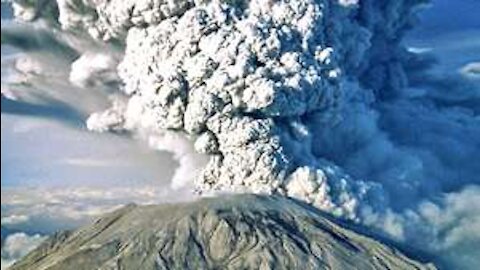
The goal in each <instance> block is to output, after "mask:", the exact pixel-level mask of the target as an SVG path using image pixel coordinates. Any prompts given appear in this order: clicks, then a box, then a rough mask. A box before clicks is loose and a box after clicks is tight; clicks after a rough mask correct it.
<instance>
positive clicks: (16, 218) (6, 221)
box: [2, 215, 29, 226]
mask: <svg viewBox="0 0 480 270" xmlns="http://www.w3.org/2000/svg"><path fill="white" fill-rule="evenodd" d="M28 220H29V217H28V216H25V215H11V216H6V217H2V226H3V225H15V224H19V223H24V222H27V221H28Z"/></svg>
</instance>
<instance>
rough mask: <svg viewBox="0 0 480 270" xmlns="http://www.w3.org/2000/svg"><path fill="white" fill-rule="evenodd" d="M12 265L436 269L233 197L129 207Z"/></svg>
mask: <svg viewBox="0 0 480 270" xmlns="http://www.w3.org/2000/svg"><path fill="white" fill-rule="evenodd" d="M11 269H14V270H19V269H37V270H41V269H51V270H53V269H62V270H68V269H75V270H81V269H89V270H90V269H435V267H434V266H432V265H424V264H422V263H419V262H416V261H414V260H412V259H409V258H407V257H406V256H404V255H403V254H401V253H400V252H399V251H398V250H396V249H394V248H392V247H389V246H387V245H384V244H382V243H380V242H378V241H376V240H374V239H372V238H369V237H366V236H363V235H361V234H359V233H356V232H354V231H352V230H349V229H346V228H344V227H342V226H340V225H338V224H337V223H336V222H334V221H332V219H331V218H329V217H327V216H325V215H323V214H322V213H321V212H319V211H317V210H315V209H314V208H312V207H310V206H307V205H304V204H303V203H300V202H297V201H293V200H290V199H286V198H282V197H277V196H268V197H267V196H260V195H246V194H245V195H234V196H229V197H217V198H209V199H203V200H200V201H196V202H191V203H182V204H166V205H151V206H136V205H129V206H126V207H123V208H121V209H119V210H117V211H115V212H113V213H111V214H108V215H106V216H104V217H103V218H100V219H99V220H97V221H96V222H95V223H93V224H91V225H88V226H86V227H84V228H81V229H79V230H77V231H73V232H70V233H59V234H56V235H54V236H52V237H51V238H50V239H49V240H47V241H46V242H45V243H44V244H42V245H41V246H40V247H39V248H37V249H36V250H34V251H33V252H32V253H30V254H29V255H27V256H26V257H25V258H24V259H22V260H21V261H19V262H17V263H16V264H15V265H14V266H13V267H12V268H11Z"/></svg>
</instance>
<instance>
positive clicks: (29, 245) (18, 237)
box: [1, 233, 46, 270]
mask: <svg viewBox="0 0 480 270" xmlns="http://www.w3.org/2000/svg"><path fill="white" fill-rule="evenodd" d="M45 238H46V237H44V236H41V235H39V234H35V235H27V234H25V233H15V234H12V235H9V236H8V237H7V238H6V239H5V242H3V243H2V265H1V269H2V270H4V269H7V268H8V267H9V266H11V265H12V264H13V263H15V261H16V260H18V259H20V258H21V257H23V256H25V255H26V254H27V253H29V252H30V251H32V250H33V249H35V248H36V247H37V246H38V245H40V244H41V243H42V242H43V241H44V240H45Z"/></svg>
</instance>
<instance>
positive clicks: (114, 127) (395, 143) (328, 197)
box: [15, 0, 480, 269]
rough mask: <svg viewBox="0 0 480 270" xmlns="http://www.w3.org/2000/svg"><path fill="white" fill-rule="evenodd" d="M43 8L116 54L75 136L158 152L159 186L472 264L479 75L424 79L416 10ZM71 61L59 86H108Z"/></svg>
mask: <svg viewBox="0 0 480 270" xmlns="http://www.w3.org/2000/svg"><path fill="white" fill-rule="evenodd" d="M15 2H16V3H17V5H18V6H17V10H18V11H17V13H19V14H23V13H25V12H26V13H25V14H36V15H35V16H32V15H29V16H20V17H23V18H24V19H25V18H26V19H28V20H32V19H36V18H37V17H41V15H43V14H41V15H38V14H39V11H36V9H35V7H32V6H28V2H23V1H15ZM57 2H58V3H57V5H56V4H55V1H50V2H45V3H46V4H48V5H51V6H52V7H54V9H55V8H56V9H57V11H56V12H58V14H59V15H58V18H57V17H55V16H56V15H55V14H56V13H55V12H51V13H49V14H48V16H49V17H48V18H50V21H54V24H55V23H58V25H60V26H61V27H62V28H63V29H65V30H69V31H73V32H76V33H80V32H82V31H85V32H86V33H88V34H90V35H91V36H92V37H93V38H95V39H98V40H103V41H105V42H107V43H108V44H110V45H112V46H113V44H115V46H116V44H117V43H119V44H120V47H124V49H125V53H124V56H123V58H122V60H121V61H120V63H119V65H118V67H117V73H118V77H119V78H120V80H121V87H120V88H121V89H122V91H123V93H124V94H125V96H126V98H120V99H116V100H115V102H114V105H113V106H112V108H110V109H108V110H106V111H103V112H98V113H95V114H93V115H91V117H90V118H89V119H88V121H87V126H88V127H89V128H90V129H91V130H95V131H100V132H105V131H115V132H123V131H128V132H132V133H133V134H135V135H136V136H138V137H139V138H142V139H144V140H147V141H149V142H150V144H151V145H152V147H154V148H156V149H159V150H167V151H171V152H173V153H174V155H175V157H176V159H177V160H178V161H179V164H180V167H179V169H178V170H177V174H176V176H175V177H174V181H173V182H174V183H173V185H174V186H177V187H179V186H183V185H188V183H187V182H189V181H190V180H191V181H193V182H194V188H195V190H197V191H198V192H200V193H211V192H216V191H221V192H225V191H228V192H258V193H280V194H284V195H287V196H293V197H297V198H299V199H301V200H305V201H307V202H309V203H312V204H313V205H315V206H316V207H318V208H320V209H322V210H325V211H328V212H330V213H333V214H334V215H337V216H340V217H343V218H349V219H352V220H355V221H358V222H362V223H364V224H367V225H369V226H371V227H377V228H380V229H382V230H384V231H385V232H386V233H388V234H389V235H391V236H392V237H395V238H396V239H399V240H402V241H405V242H412V241H413V242H415V241H414V240H415V239H417V236H418V235H419V234H422V236H423V237H421V238H420V239H418V242H416V243H417V245H418V246H422V247H423V248H422V249H424V250H427V251H432V252H435V253H436V254H439V255H438V256H439V257H440V258H439V259H438V261H439V262H440V263H442V264H445V265H446V267H457V268H458V267H461V268H462V269H468V268H471V267H473V266H474V265H476V259H475V258H478V257H479V256H478V254H475V251H474V250H478V249H477V248H476V243H478V242H477V241H479V240H480V239H479V238H480V237H479V235H480V233H479V232H478V230H476V227H478V226H476V224H477V223H478V222H477V219H478V215H479V213H478V212H476V211H474V210H472V209H471V207H469V206H468V203H465V202H470V203H471V202H472V201H476V200H478V190H477V189H478V185H479V184H480V183H479V180H478V175H479V173H480V166H478V165H477V164H476V163H475V162H474V160H475V159H476V156H478V155H479V154H480V153H479V150H478V149H480V126H479V120H478V119H479V118H478V112H479V109H478V108H479V104H480V102H479V99H478V97H479V95H480V90H479V89H480V88H479V87H478V83H476V82H475V81H472V80H471V78H472V77H473V78H474V79H475V76H476V73H478V72H476V70H477V69H478V68H477V65H476V64H475V63H474V64H471V65H469V66H466V67H465V68H464V69H463V70H462V71H463V74H464V75H460V74H458V73H457V74H447V76H446V75H445V74H432V73H431V72H430V68H431V67H432V66H434V65H435V64H436V63H435V62H434V61H433V60H432V58H431V57H430V56H428V55H425V54H422V53H421V52H416V53H415V52H412V51H411V50H410V51H409V50H407V49H406V48H405V47H404V45H403V44H402V38H403V36H404V35H405V33H406V32H407V30H409V29H410V28H412V27H413V25H414V24H415V23H416V16H415V15H416V11H417V10H418V8H419V7H421V6H422V5H423V4H425V3H426V2H427V1H421V0H419V1H374V0H364V1H334V0H323V1H314V0H305V1H300V0H294V1H280V0H279V1H261V0H251V1H187V0H185V1H175V2H170V1H162V0H144V1H96V2H95V4H94V3H90V2H86V3H81V2H76V1H75V2H74V1H72V2H68V1H57ZM66 3H69V4H66ZM55 6H56V7H55ZM22 7H23V8H26V9H27V11H25V12H23V13H22V12H20V10H21V8H22ZM79 7H81V9H79ZM32 8H33V10H31V9H32ZM28 9H30V10H28ZM78 10H81V11H82V12H81V13H80V12H78ZM52 14H53V15H52ZM43 16H45V15H43ZM52 16H53V17H52ZM52 18H53V19H52ZM87 59H88V58H87ZM86 62H88V61H86ZM86 62H82V58H80V59H79V60H78V62H77V65H76V67H78V70H77V69H75V70H77V71H76V72H75V74H79V77H80V78H81V80H76V79H75V78H77V77H75V76H73V75H71V76H70V77H71V78H72V76H73V78H74V80H73V81H74V82H77V83H79V84H80V85H88V84H95V82H97V81H98V80H102V79H103V76H99V77H95V76H96V75H94V74H97V73H96V72H92V71H98V70H100V71H101V72H104V71H108V72H107V73H106V74H107V76H106V77H109V78H110V77H112V76H113V75H112V73H111V66H110V65H109V66H108V68H104V67H103V66H100V67H96V66H92V67H89V66H84V65H81V63H86ZM98 68H100V69H98ZM83 71H85V72H83ZM75 74H74V75H75ZM80 75H81V76H80ZM197 172H198V173H197ZM440 213H442V214H444V215H445V217H440V215H441V214H440ZM465 220H467V223H470V224H474V227H472V228H467V227H466V226H465V224H466V223H464V222H465ZM452 228H453V229H452ZM458 239H463V240H464V241H465V242H462V241H458ZM467 240H468V241H467ZM458 252H466V253H467V254H466V255H465V256H463V257H461V258H460V257H459V256H458Z"/></svg>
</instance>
